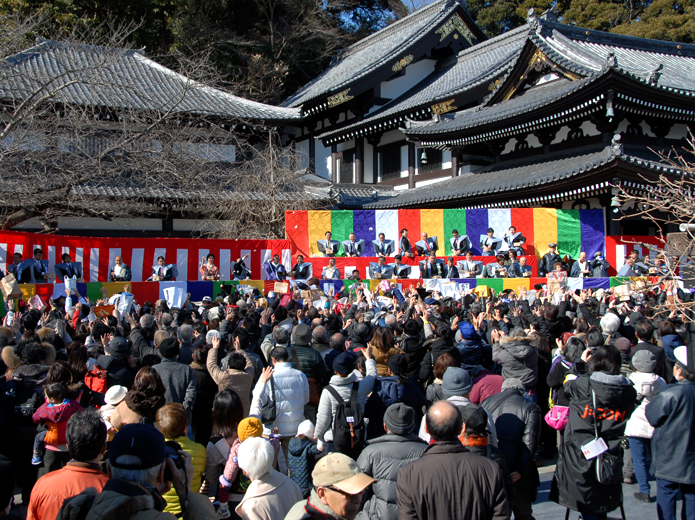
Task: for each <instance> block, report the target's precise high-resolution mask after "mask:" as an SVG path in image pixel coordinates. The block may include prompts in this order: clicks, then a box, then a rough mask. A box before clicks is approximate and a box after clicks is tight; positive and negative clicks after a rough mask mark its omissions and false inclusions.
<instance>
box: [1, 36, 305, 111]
mask: <svg viewBox="0 0 695 520" xmlns="http://www.w3.org/2000/svg"><path fill="white" fill-rule="evenodd" d="M2 67H3V70H2V71H1V72H0V96H2V97H4V98H6V99H25V98H26V97H27V96H29V95H31V94H33V93H35V92H37V91H40V89H41V86H40V85H41V84H42V83H43V84H50V87H49V88H50V91H51V92H55V95H54V96H52V100H54V101H56V102H61V103H68V104H73V105H82V106H103V107H114V108H126V109H133V110H156V111H169V110H170V111H172V112H174V113H190V114H201V115H212V116H219V117H222V118H231V119H249V120H257V121H258V120H261V121H293V120H297V119H301V112H300V110H298V109H294V108H282V107H274V106H270V105H265V104H263V103H257V102H255V101H249V100H247V99H243V98H240V97H237V96H233V95H232V94H229V93H227V92H224V91H222V90H219V89H215V88H210V87H206V86H203V85H201V84H199V83H196V82H194V81H192V80H190V79H189V78H186V77H185V76H182V75H180V74H177V73H176V72H174V71H172V70H170V69H168V68H166V67H164V66H162V65H160V64H159V63H157V62H155V61H153V60H151V59H149V58H147V57H146V56H145V55H144V53H143V52H141V51H135V50H127V49H115V48H106V47H98V46H92V45H79V44H69V43H60V42H56V41H43V42H41V43H39V44H38V45H36V46H35V47H32V48H30V49H28V50H26V51H24V52H21V53H19V54H15V55H13V56H10V57H9V58H6V59H5V60H4V62H3V63H2ZM45 92H48V91H45Z"/></svg>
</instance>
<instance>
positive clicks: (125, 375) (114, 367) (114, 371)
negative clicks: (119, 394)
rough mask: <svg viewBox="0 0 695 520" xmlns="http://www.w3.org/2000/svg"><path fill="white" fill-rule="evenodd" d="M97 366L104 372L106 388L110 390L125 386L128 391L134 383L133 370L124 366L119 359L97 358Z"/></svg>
mask: <svg viewBox="0 0 695 520" xmlns="http://www.w3.org/2000/svg"><path fill="white" fill-rule="evenodd" d="M97 365H99V367H100V368H102V369H104V370H106V386H107V388H111V387H112V386H115V385H121V386H125V387H126V388H127V389H128V390H130V388H131V387H132V386H133V383H134V382H135V374H134V373H133V370H132V369H131V368H130V367H129V366H128V365H126V363H124V362H123V361H122V360H121V359H120V358H117V357H114V356H107V355H103V356H99V357H98V358H97Z"/></svg>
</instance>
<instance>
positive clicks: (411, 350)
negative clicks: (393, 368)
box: [400, 335, 427, 381]
mask: <svg viewBox="0 0 695 520" xmlns="http://www.w3.org/2000/svg"><path fill="white" fill-rule="evenodd" d="M400 348H401V350H402V351H403V352H405V354H406V355H407V356H408V370H407V372H406V373H405V375H407V376H408V377H412V378H413V379H414V380H416V381H417V379H418V376H419V373H420V363H422V360H423V358H424V357H425V354H427V349H426V348H425V347H424V346H423V344H422V341H421V340H420V338H414V337H410V336H406V335H403V341H401V345H400Z"/></svg>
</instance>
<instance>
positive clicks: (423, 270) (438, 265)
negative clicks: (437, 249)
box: [420, 251, 445, 279]
mask: <svg viewBox="0 0 695 520" xmlns="http://www.w3.org/2000/svg"><path fill="white" fill-rule="evenodd" d="M444 271H445V266H444V262H442V261H441V260H437V255H436V254H435V253H434V251H432V252H431V253H430V254H429V256H428V257H427V259H426V260H423V261H422V262H420V277H421V278H423V279H425V278H444Z"/></svg>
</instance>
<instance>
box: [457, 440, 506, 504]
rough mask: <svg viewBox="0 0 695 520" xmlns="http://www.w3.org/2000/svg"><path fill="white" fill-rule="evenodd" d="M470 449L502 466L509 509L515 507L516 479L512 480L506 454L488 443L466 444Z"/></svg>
mask: <svg viewBox="0 0 695 520" xmlns="http://www.w3.org/2000/svg"><path fill="white" fill-rule="evenodd" d="M466 448H468V449H469V450H470V451H472V452H473V453H475V454H476V455H481V456H483V457H486V458H488V459H490V460H492V461H494V462H496V463H497V465H498V466H499V467H500V471H501V472H502V480H504V489H505V491H506V492H507V501H508V502H509V510H510V511H511V510H512V509H514V496H515V495H516V489H515V487H514V481H513V480H512V472H511V471H509V466H507V459H505V458H504V454H503V453H502V452H501V451H500V450H499V448H495V447H494V446H493V445H491V444H488V445H487V446H466Z"/></svg>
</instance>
